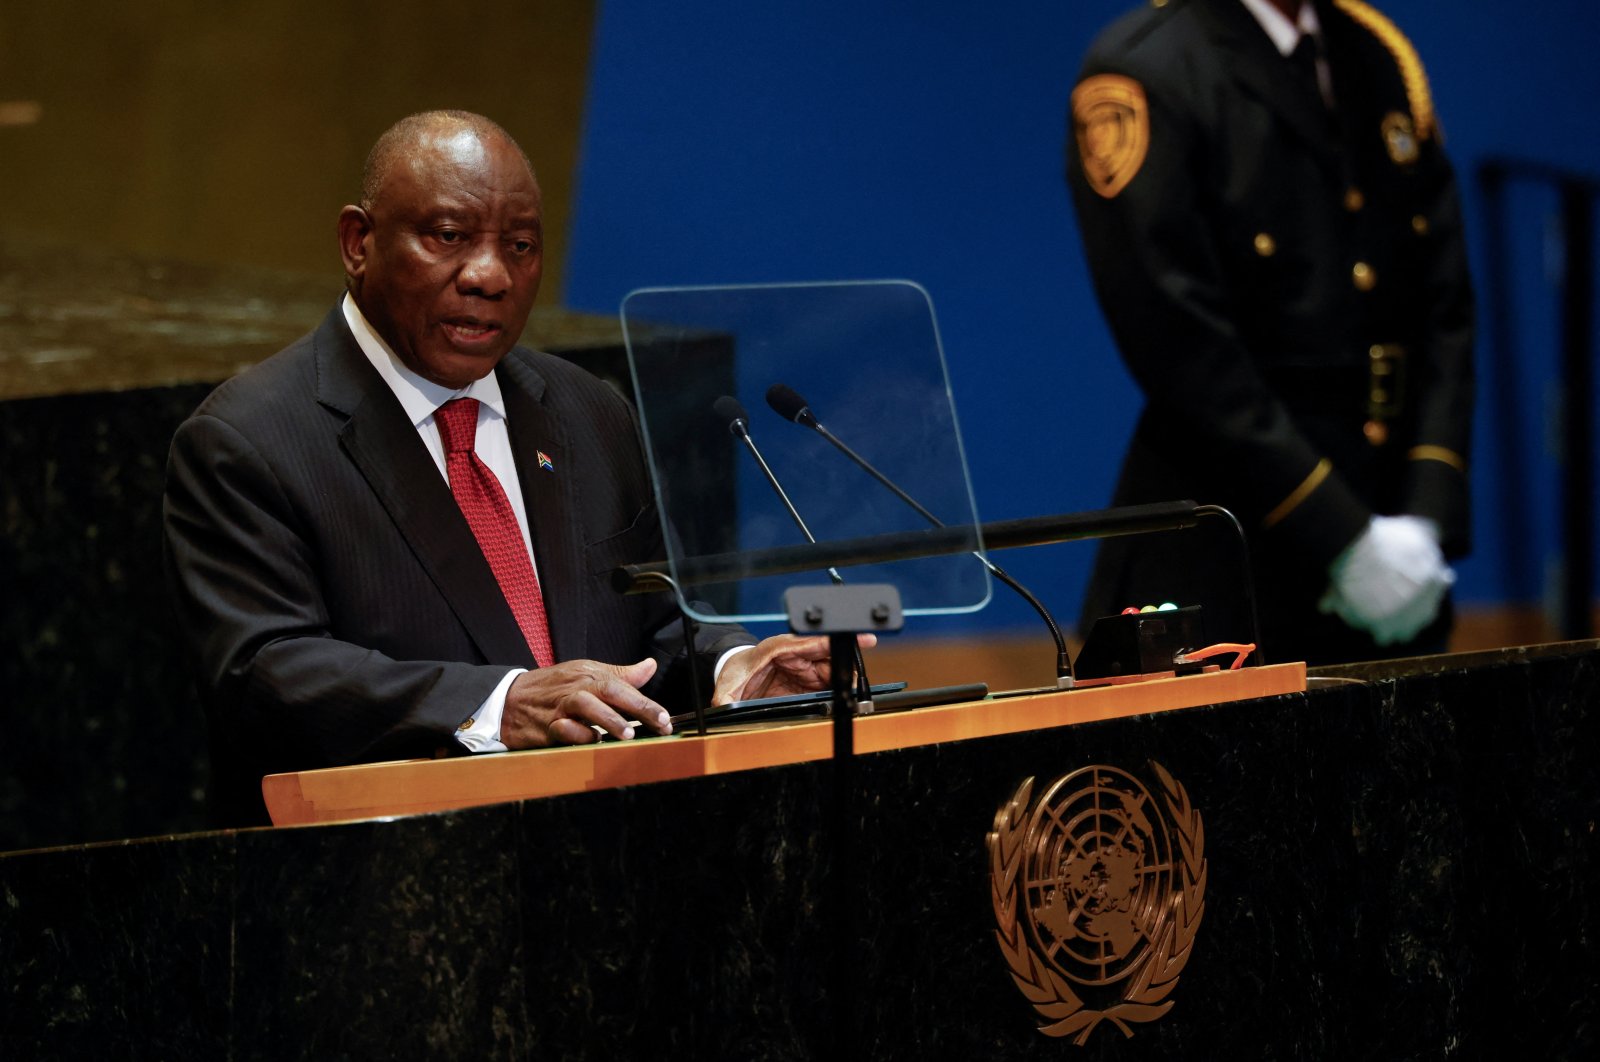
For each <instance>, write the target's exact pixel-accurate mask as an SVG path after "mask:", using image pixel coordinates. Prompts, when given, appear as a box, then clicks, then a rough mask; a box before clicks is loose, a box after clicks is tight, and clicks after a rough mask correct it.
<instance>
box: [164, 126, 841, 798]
mask: <svg viewBox="0 0 1600 1062" xmlns="http://www.w3.org/2000/svg"><path fill="white" fill-rule="evenodd" d="M339 246H340V251H341V254H342V256H343V259H344V266H345V272H346V276H347V283H348V293H347V295H346V297H345V298H344V300H343V301H342V303H341V304H340V305H339V306H337V307H335V308H334V310H333V311H332V312H331V313H329V315H328V316H327V318H326V319H325V320H324V321H323V322H322V324H321V325H320V326H319V327H318V328H317V329H316V330H315V331H314V332H312V333H311V334H310V335H308V336H306V337H304V338H303V339H301V340H299V341H298V342H296V343H294V344H293V345H292V346H290V347H288V348H287V349H285V350H283V351H281V352H279V353H278V354H276V355H274V356H273V357H271V358H269V359H267V360H266V361H265V362H263V363H262V364H260V365H258V366H256V367H255V368H253V369H251V370H249V371H247V372H245V373H242V374H241V375H239V376H238V377H235V378H234V379H232V380H229V381H228V382H227V383H224V384H223V385H222V386H220V387H219V388H217V390H216V391H215V392H213V393H212V394H211V396H210V397H208V398H207V399H206V401H205V402H204V403H203V404H202V405H201V406H200V408H199V409H198V410H196V411H195V413H194V415H193V416H192V417H190V418H189V420H187V421H186V422H185V423H184V424H183V425H182V426H181V427H180V428H179V430H178V433H177V436H176V438H175V439H174V441H173V446H172V453H171V457H170V461H169V469H168V483H167V493H166V499H165V529H166V548H167V561H168V566H169V571H170V574H171V582H172V584H173V588H174V594H175V598H176V601H177V607H178V613H179V618H180V620H181V623H182V627H183V633H184V634H185V636H186V637H187V638H188V641H189V643H190V646H191V649H192V651H193V655H194V657H195V659H196V661H197V664H198V669H199V676H200V689H201V694H202V698H203V700H204V702H205V704H206V706H207V711H208V714H209V716H210V720H211V726H212V743H213V750H214V773H215V774H216V776H217V777H216V783H217V794H216V795H217V797H218V799H219V803H220V804H221V806H222V807H223V809H224V813H225V814H226V815H227V816H228V817H229V818H231V819H233V820H235V821H251V820H254V821H259V819H260V816H261V812H262V807H261V799H260V788H259V782H260V777H261V775H262V774H265V773H271V772H274V771H285V770H301V769H308V768H315V767H324V766H331V765H338V764H348V763H358V762H366V761H376V760H385V759H397V758H404V757H414V756H432V755H437V754H439V753H440V751H441V750H443V751H446V752H460V751H463V750H471V751H500V750H503V749H507V748H512V749H515V748H529V747H539V746H545V745H552V744H572V743H586V742H593V741H597V740H599V735H600V733H601V732H602V731H604V732H606V733H609V734H611V735H613V736H614V737H617V738H622V739H626V738H629V737H631V736H632V735H633V733H634V728H635V727H643V728H644V729H645V730H647V731H650V732H654V733H667V732H669V731H670V730H671V723H670V721H669V719H668V714H667V712H666V711H665V710H664V709H663V708H662V707H661V705H660V704H659V703H658V702H657V700H656V698H658V697H659V698H662V699H668V698H672V697H679V698H681V697H682V696H683V693H684V689H685V687H686V686H687V682H686V677H687V673H688V668H690V667H700V668H702V669H703V671H704V679H705V684H704V686H703V687H702V688H710V687H711V683H712V669H713V667H716V668H718V669H719V674H718V675H717V676H716V679H715V690H716V693H715V697H716V699H718V700H731V699H735V698H737V697H740V696H763V695H768V694H772V693H779V692H790V691H793V690H797V689H802V688H820V687H821V686H822V685H824V684H825V683H826V679H827V667H826V657H827V644H826V640H825V639H799V638H794V637H792V636H780V637H777V638H769V639H767V640H765V641H763V642H761V643H759V644H757V645H754V646H752V645H751V643H753V642H754V641H755V639H753V638H751V637H750V636H749V635H748V634H747V633H746V632H744V631H742V630H740V629H738V628H719V627H709V626H708V627H705V628H703V629H702V632H701V634H700V635H699V636H698V639H697V642H698V644H696V645H694V646H685V645H683V644H682V641H681V637H680V636H679V631H680V627H679V624H678V621H677V613H676V610H675V609H673V608H672V607H671V605H670V603H669V602H668V601H667V600H665V599H664V598H661V597H622V596H620V595H618V594H617V593H615V592H614V591H613V590H612V589H611V588H610V587H609V585H608V584H607V573H608V572H609V571H610V569H612V568H614V567H616V566H618V565H620V564H625V563H630V562H635V561H641V560H649V559H655V558H658V557H660V556H661V555H662V554H663V549H662V540H661V528H660V523H659V519H658V516H657V513H656V510H655V507H654V505H653V504H652V500H651V491H650V484H649V480H648V476H647V473H646V470H645V468H644V464H643V461H642V459H641V454H640V446H639V440H638V437H637V433H636V428H635V423H634V418H633V415H632V411H631V409H630V408H629V407H628V405H627V403H626V402H624V401H623V400H622V398H621V397H619V396H618V395H617V394H616V393H615V392H613V391H612V390H611V389H610V388H608V387H606V386H605V385H604V384H602V383H601V382H599V381H598V380H596V379H595V378H593V377H591V376H590V375H589V374H588V373H586V372H584V371H582V370H580V369H578V368H576V367H574V366H572V365H570V364H569V363H567V362H564V361H562V360H560V359H558V358H555V357H552V356H550V355H547V354H542V353H539V352H536V351H531V350H527V349H524V348H520V347H514V346H513V344H514V343H515V341H516V338H517V336H518V335H519V334H520V333H521V331H522V328H523V326H524V324H525V323H526V320H527V317H528V312H529V310H530V308H531V307H532V304H533V300H534V296H535V294H536V293H537V291H538V287H539V279H540V274H541V267H542V253H543V232H542V227H541V222H540V194H539V188H538V184H537V182H536V180H535V178H534V174H533V170H532V167H531V166H530V165H529V163H528V161H527V158H526V156H525V155H523V153H522V151H521V149H520V148H518V147H517V145H516V144H515V143H514V142H513V141H512V140H511V138H510V137H509V136H508V135H507V134H506V133H505V132H504V130H502V129H500V128H499V126H497V125H495V124H494V123H493V122H490V121H489V120H488V119H485V118H482V117H481V116H478V115H473V114H469V113H466V112H453V111H452V112H430V113H427V114H422V115H414V116H412V117H411V118H408V119H405V120H403V121H402V122H400V123H398V124H397V125H396V126H395V127H393V128H392V129H390V130H389V131H388V132H387V133H385V134H384V136H383V137H382V138H380V140H379V141H378V143H377V144H376V145H375V146H374V148H373V151H372V153H371V155H370V156H369V158H368V162H367V167H366V171H365V173H364V175H363V187H362V201H361V204H360V205H359V206H347V207H345V208H344V209H343V211H342V212H341V214H340V216H339Z"/></svg>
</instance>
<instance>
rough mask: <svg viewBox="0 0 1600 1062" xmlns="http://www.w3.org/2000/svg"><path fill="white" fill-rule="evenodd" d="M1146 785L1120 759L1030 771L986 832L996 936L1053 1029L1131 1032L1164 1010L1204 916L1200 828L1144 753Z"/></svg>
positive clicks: (1082, 1034) (1182, 796)
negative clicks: (1040, 785) (1049, 779)
mask: <svg viewBox="0 0 1600 1062" xmlns="http://www.w3.org/2000/svg"><path fill="white" fill-rule="evenodd" d="M1150 772H1151V776H1152V780H1153V782H1154V786H1153V787H1152V786H1147V785H1146V784H1145V782H1144V781H1142V780H1141V779H1139V778H1137V777H1135V776H1134V775H1132V774H1130V773H1128V772H1127V771H1123V770H1120V769H1118V768H1116V767H1106V766H1095V767H1085V768H1083V769H1081V770H1077V771H1073V772H1072V773H1071V774H1068V775H1065V776H1064V777H1061V778H1058V779H1056V780H1055V781H1054V782H1053V783H1051V784H1050V785H1049V787H1047V788H1046V789H1045V790H1044V793H1043V795H1041V796H1040V797H1039V799H1038V800H1037V801H1033V800H1032V798H1033V791H1034V784H1033V783H1034V780H1033V779H1032V778H1029V779H1028V780H1027V781H1025V782H1023V783H1022V785H1021V787H1019V788H1018V789H1017V792H1016V795H1015V796H1013V797H1012V798H1011V799H1010V800H1009V801H1008V802H1006V803H1005V804H1004V805H1002V806H1001V808H1000V810H999V811H998V812H996V814H995V817H994V832H992V833H990V834H989V889H990V897H991V899H992V900H993V902H994V916H995V922H996V931H995V936H996V938H997V939H998V940H999V942H1000V951H1001V953H1002V954H1004V955H1005V959H1006V963H1007V965H1009V966H1010V968H1011V978H1012V980H1013V981H1015V982H1016V984H1017V987H1018V988H1020V989H1021V990H1022V994H1023V995H1024V996H1026V997H1027V999H1028V1002H1029V1003H1032V1004H1033V1007H1034V1010H1036V1011H1037V1012H1038V1014H1039V1017H1040V1018H1042V1019H1044V1021H1043V1024H1041V1025H1040V1027H1039V1031H1040V1032H1042V1033H1044V1034H1045V1035H1047V1036H1070V1035H1072V1034H1073V1033H1076V1034H1077V1036H1076V1037H1075V1038H1074V1040H1073V1042H1074V1043H1076V1044H1079V1045H1082V1044H1083V1043H1085V1042H1086V1041H1087V1040H1088V1039H1089V1034H1090V1033H1091V1032H1093V1031H1094V1029H1095V1027H1096V1026H1097V1025H1099V1024H1100V1023H1101V1022H1103V1021H1104V1022H1110V1023H1111V1024H1112V1025H1115V1026H1116V1027H1117V1028H1118V1029H1121V1030H1122V1032H1123V1034H1124V1035H1125V1036H1132V1035H1133V1026H1134V1025H1136V1024H1139V1023H1141V1022H1149V1021H1155V1020H1156V1019H1157V1018H1160V1017H1161V1016H1162V1015H1164V1014H1166V1013H1167V1011H1169V1010H1171V1009H1172V1004H1173V1000H1172V999H1171V998H1170V997H1171V995H1172V991H1173V989H1174V988H1176V987H1177V984H1178V975H1179V974H1180V973H1182V972H1183V968H1184V966H1185V964H1187V963H1188V961H1189V956H1190V955H1191V954H1192V953H1193V950H1194V939H1195V935H1196V933H1198V932H1199V929H1200V919H1201V917H1202V916H1203V915H1204V914H1205V891H1206V860H1205V830H1204V827H1203V825H1202V823H1201V821H1200V813H1199V812H1198V811H1196V810H1195V809H1194V807H1193V806H1191V805H1190V803H1189V794H1188V793H1186V792H1185V791H1184V788H1183V786H1182V785H1180V784H1178V782H1177V781H1176V780H1175V779H1174V778H1173V777H1172V776H1171V775H1170V774H1168V773H1167V772H1166V770H1165V769H1164V768H1163V767H1162V766H1161V765H1160V764H1158V763H1156V762H1154V761H1151V763H1150Z"/></svg>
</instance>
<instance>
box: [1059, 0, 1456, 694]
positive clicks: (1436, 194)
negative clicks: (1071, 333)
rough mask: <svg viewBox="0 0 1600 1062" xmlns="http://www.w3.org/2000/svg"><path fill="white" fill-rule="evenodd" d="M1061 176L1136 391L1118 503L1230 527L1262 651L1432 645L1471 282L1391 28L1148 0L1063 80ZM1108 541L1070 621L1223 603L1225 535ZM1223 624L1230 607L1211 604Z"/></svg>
mask: <svg viewBox="0 0 1600 1062" xmlns="http://www.w3.org/2000/svg"><path fill="white" fill-rule="evenodd" d="M1071 125H1072V128H1071V130H1070V132H1069V135H1068V137H1067V141H1068V145H1067V156H1068V157H1067V180H1068V184H1069V185H1070V187H1071V191H1072V197H1073V202H1074V204H1075V206H1076V208H1077V214H1078V220H1079V224H1080V228H1081V230H1082V234H1083V240H1084V245H1085V249H1086V251H1087V254H1088V260H1089V265H1090V268H1091V272H1092V274H1093V276H1094V282H1095V288H1096V291H1097V293H1098V296H1099V300H1100V304H1101V307H1102V309H1103V310H1104V312H1105V315H1106V318H1107V320H1108V322H1109V323H1110V325H1111V330H1112V332H1113V334H1114V335H1115V337H1116V340H1117V344H1118V346H1119V348H1120V350H1121V353H1122V355H1123V358H1124V360H1125V361H1126V363H1127V365H1128V367H1129V368H1130V370H1131V371H1132V373H1133V375H1134V377H1135V379H1136V380H1137V382H1138V383H1139V385H1140V387H1141V389H1142V390H1143V391H1144V394H1145V397H1146V400H1147V401H1146V407H1145V409H1144V412H1143V414H1142V415H1141V417H1140V419H1139V423H1138V427H1137V428H1136V430H1135V434H1134V438H1133V441H1132V443H1131V445H1130V447H1129V450H1128V454H1127V457H1126V459H1125V461H1124V464H1123V468H1122V474H1121V478H1120V480H1119V482H1118V485H1117V489H1116V496H1115V503H1116V504H1119V505H1125V504H1133V503H1139V502H1148V501H1156V500H1160V499H1164V498H1195V499H1198V500H1199V501H1202V502H1213V503H1216V504H1220V505H1224V506H1227V507H1228V508H1229V509H1232V510H1233V511H1234V512H1235V513H1236V515H1238V517H1239V518H1240V520H1241V521H1242V522H1243V523H1244V526H1245V528H1246V531H1247V533H1248V535H1249V538H1250V540H1251V551H1252V554H1253V560H1254V564H1255V570H1256V586H1257V587H1258V589H1259V592H1260V600H1261V614H1262V616H1261V618H1262V634H1263V638H1264V640H1265V643H1266V649H1267V652H1268V655H1269V657H1270V658H1273V659H1279V660H1283V659H1304V660H1307V661H1309V662H1311V663H1319V662H1332V661H1338V660H1351V659H1367V658H1372V657H1379V656H1393V655H1408V654H1413V653H1423V652H1439V651H1442V650H1443V649H1444V648H1445V643H1446V637H1447V635H1448V631H1449V626H1450V608H1449V596H1448V591H1449V587H1450V585H1451V583H1452V582H1453V581H1454V574H1453V572H1452V571H1451V569H1450V567H1449V566H1448V564H1447V562H1446V558H1451V557H1459V556H1461V555H1463V554H1464V553H1465V552H1466V551H1467V548H1468V545H1469V530H1470V528H1469V522H1468V506H1467V455H1468V446H1469V442H1470V434H1471V422H1472V403H1473V376H1472V333H1473V328H1472V294H1471V289H1470V283H1469V280H1468V276H1467V263H1466V252H1465V248H1464V245H1463V240H1462V233H1461V217H1460V206H1459V201H1458V197H1457V193H1456V185H1455V179H1454V176H1453V174H1452V171H1451V168H1450V164H1449V162H1448V161H1447V160H1446V158H1445V155H1444V153H1443V150H1442V148H1441V134H1440V131H1439V125H1438V121H1437V119H1436V117H1435V115H1434V111H1433V103H1432V100H1431V98H1430V96H1429V91H1428V83H1427V77H1426V75H1425V74H1424V72H1423V68H1422V64H1421V62H1420V60H1418V58H1417V55H1416V52H1415V51H1414V50H1413V48H1412V47H1411V44H1410V43H1409V42H1408V41H1407V40H1406V39H1405V37H1404V36H1402V35H1401V33H1400V31H1399V30H1398V29H1396V28H1395V27H1394V25H1393V24H1392V23H1391V22H1390V21H1389V20H1388V19H1387V18H1385V17H1384V16H1383V15H1382V14H1380V13H1379V12H1377V11H1376V10H1375V9H1373V8H1372V7H1371V6H1370V5H1368V4H1366V3H1363V2H1360V0H1315V2H1312V0H1304V2H1302V0H1157V2H1156V3H1154V4H1152V5H1151V6H1148V7H1146V8H1144V9H1142V10H1140V11H1137V12H1134V13H1131V14H1129V15H1127V16H1125V17H1124V18H1122V19H1121V20H1119V21H1118V22H1116V23H1115V24H1113V25H1112V26H1111V27H1109V28H1108V29H1107V30H1105V31H1104V32H1103V33H1102V34H1101V35H1100V37H1099V38H1098V39H1097V40H1096V42H1095V43H1094V45H1093V46H1092V47H1091V49H1090V51H1089V54H1088V57H1087V58H1086V59H1085V62H1084V66H1083V69H1082V71H1081V73H1080V76H1079V80H1078V84H1077V86H1076V88H1075V89H1074V90H1073V93H1072V115H1071ZM1182 548H1183V547H1182V546H1181V545H1179V544H1176V543H1173V542H1172V541H1170V540H1163V539H1159V538H1156V537H1154V536H1141V537H1137V538H1119V539H1112V540H1109V541H1108V542H1106V543H1104V544H1103V546H1102V548H1101V551H1100V555H1099V559H1098V561H1097V565H1096V570H1095V574H1094V577H1093V579H1092V581H1091V587H1090V592H1089V598H1088V601H1087V602H1086V605H1085V616H1086V617H1090V618H1092V617H1093V616H1095V615H1099V614H1103V613H1105V612H1115V611H1117V610H1119V609H1120V608H1121V607H1123V606H1127V605H1144V604H1146V603H1151V602H1159V601H1164V600H1172V601H1176V602H1178V603H1180V604H1203V605H1204V606H1205V608H1206V609H1207V611H1208V613H1210V612H1215V613H1217V614H1220V615H1223V616H1228V615H1229V614H1230V610H1231V609H1235V608H1236V606H1237V603H1238V602H1239V600H1240V598H1241V593H1240V590H1239V587H1238V583H1237V575H1238V570H1237V567H1236V565H1235V563H1234V562H1233V554H1232V552H1230V551H1228V550H1227V548H1226V544H1225V543H1224V544H1222V547H1221V548H1220V549H1218V550H1216V551H1212V552H1209V553H1207V552H1205V551H1199V552H1188V553H1185V552H1181V550H1182ZM1231 615H1232V617H1233V618H1231V619H1224V620H1223V624H1224V625H1228V624H1232V627H1231V629H1225V630H1217V629H1216V628H1215V627H1213V629H1212V631H1211V633H1212V634H1213V635H1218V636H1220V635H1226V634H1233V633H1234V632H1235V631H1238V630H1245V629H1248V628H1247V627H1245V626H1243V624H1242V623H1240V621H1239V619H1238V614H1237V612H1236V611H1235V612H1232V614H1231Z"/></svg>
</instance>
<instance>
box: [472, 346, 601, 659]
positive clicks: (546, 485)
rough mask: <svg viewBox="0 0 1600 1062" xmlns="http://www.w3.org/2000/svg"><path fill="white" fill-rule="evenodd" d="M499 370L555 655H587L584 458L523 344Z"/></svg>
mask: <svg viewBox="0 0 1600 1062" xmlns="http://www.w3.org/2000/svg"><path fill="white" fill-rule="evenodd" d="M495 371H496V372H498V373H499V375H500V393H501V396H502V397H503V398H504V399H505V403H506V421H507V427H508V429H509V431H510V434H511V449H512V452H513V454H514V455H515V457H516V461H517V479H518V480H519V481H520V482H521V485H522V498H523V502H524V505H525V507H526V509H527V512H528V530H529V532H530V533H531V534H532V537H533V554H534V558H535V559H536V560H537V562H538V570H539V589H540V591H541V593H543V594H544V604H545V615H546V616H547V617H548V618H549V620H550V640H551V642H552V643H553V644H554V646H555V651H556V659H558V660H573V659H579V658H582V657H585V656H587V655H588V651H587V648H586V647H587V645H588V635H587V631H586V625H587V617H588V608H587V603H586V600H585V596H584V595H585V587H586V585H587V580H586V577H585V576H586V573H585V572H584V570H583V557H584V551H583V546H584V541H583V531H582V528H581V526H580V525H579V521H578V516H579V513H580V512H581V511H582V510H581V508H580V506H579V496H578V493H579V490H580V484H579V483H578V480H577V477H576V476H574V475H573V474H572V471H573V469H574V468H575V467H576V463H577V462H576V461H575V460H574V458H573V455H572V452H571V449H570V447H569V446H568V439H569V433H568V432H567V431H566V427H565V425H564V424H563V423H562V420H561V416H560V414H558V413H557V412H556V411H555V410H554V409H552V408H551V405H550V403H547V402H546V401H545V400H544V398H545V381H544V377H543V376H541V375H539V372H538V370H537V369H535V368H534V367H533V366H532V365H531V364H529V363H528V362H527V361H526V360H524V359H523V358H522V357H521V356H519V355H518V353H517V352H516V351H513V352H512V353H511V354H508V355H507V356H506V357H505V359H504V360H503V361H501V362H500V367H499V368H498V369H497V370H495ZM541 452H543V453H544V454H546V455H547V456H549V458H550V463H551V465H552V466H553V467H552V468H549V469H545V468H542V467H541V466H540V463H539V454H540V453H541Z"/></svg>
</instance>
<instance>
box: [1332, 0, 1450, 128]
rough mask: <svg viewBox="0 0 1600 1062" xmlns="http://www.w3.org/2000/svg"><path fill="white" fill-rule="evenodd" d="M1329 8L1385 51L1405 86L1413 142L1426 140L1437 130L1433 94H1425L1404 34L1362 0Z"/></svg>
mask: <svg viewBox="0 0 1600 1062" xmlns="http://www.w3.org/2000/svg"><path fill="white" fill-rule="evenodd" d="M1333 6H1334V7H1337V8H1338V9H1339V10H1340V11H1343V12H1344V13H1345V14H1347V15H1349V16H1350V17H1351V18H1352V19H1354V20H1355V21H1356V22H1358V23H1360V24H1361V25H1362V26H1363V27H1365V28H1366V30H1367V31H1368V32H1369V33H1371V34H1372V35H1373V36H1374V37H1376V38H1378V40H1379V41H1380V42H1382V44H1383V46H1384V47H1385V48H1387V49H1389V52H1390V54H1391V55H1393V56H1394V61H1395V63H1396V64H1397V65H1398V66H1399V67H1400V77H1401V78H1402V79H1403V80H1404V81H1405V84H1406V99H1407V100H1409V101H1410V103H1411V123H1412V125H1413V126H1414V127H1415V129H1416V132H1417V139H1418V140H1427V139H1430V138H1431V137H1432V136H1433V135H1434V133H1435V132H1436V131H1437V127H1436V126H1435V124H1434V118H1433V95H1432V93H1430V92H1429V91H1428V75H1427V72H1426V71H1424V70H1423V69H1422V60H1421V59H1420V58H1418V57H1417V50H1416V48H1414V47H1412V45H1411V42H1410V41H1408V40H1406V35H1405V34H1404V33H1401V32H1400V29H1399V27H1398V26H1396V25H1395V24H1394V23H1393V22H1390V21H1389V16H1387V15H1385V14H1383V12H1381V11H1379V10H1378V9H1377V8H1375V7H1373V6H1372V5H1371V4H1366V3H1362V0H1333Z"/></svg>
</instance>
